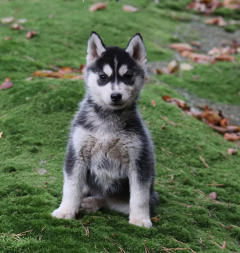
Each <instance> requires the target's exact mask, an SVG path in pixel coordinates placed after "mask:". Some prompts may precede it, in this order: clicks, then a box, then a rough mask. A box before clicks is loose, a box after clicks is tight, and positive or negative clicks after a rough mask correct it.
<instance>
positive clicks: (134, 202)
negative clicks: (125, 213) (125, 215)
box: [129, 169, 152, 228]
mask: <svg viewBox="0 0 240 253" xmlns="http://www.w3.org/2000/svg"><path fill="white" fill-rule="evenodd" d="M129 183H130V215H129V223H131V224H134V225H137V226H140V227H146V228H150V227H152V222H151V219H150V208H149V199H150V182H141V181H140V178H139V175H138V172H137V170H136V169H133V170H131V171H130V173H129Z"/></svg>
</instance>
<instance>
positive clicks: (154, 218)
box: [151, 216, 160, 222]
mask: <svg viewBox="0 0 240 253" xmlns="http://www.w3.org/2000/svg"><path fill="white" fill-rule="evenodd" d="M151 220H152V221H154V222H158V221H160V219H159V217H157V216H155V217H152V219H151Z"/></svg>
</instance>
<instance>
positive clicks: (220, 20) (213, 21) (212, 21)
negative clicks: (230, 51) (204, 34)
mask: <svg viewBox="0 0 240 253" xmlns="http://www.w3.org/2000/svg"><path fill="white" fill-rule="evenodd" d="M205 24H208V25H216V26H226V25H227V23H226V21H225V20H224V19H223V17H221V16H219V17H216V18H209V19H206V20H205Z"/></svg>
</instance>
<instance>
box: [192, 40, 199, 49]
mask: <svg viewBox="0 0 240 253" xmlns="http://www.w3.org/2000/svg"><path fill="white" fill-rule="evenodd" d="M190 44H191V45H192V46H194V47H197V48H199V47H201V44H200V42H199V41H196V40H192V41H191V42H190Z"/></svg>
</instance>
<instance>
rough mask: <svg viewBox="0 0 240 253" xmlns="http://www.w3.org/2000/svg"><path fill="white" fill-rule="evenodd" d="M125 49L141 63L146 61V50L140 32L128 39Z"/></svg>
mask: <svg viewBox="0 0 240 253" xmlns="http://www.w3.org/2000/svg"><path fill="white" fill-rule="evenodd" d="M125 51H126V52H127V53H129V55H130V56H131V57H132V58H133V59H134V60H136V61H137V62H138V63H140V64H141V65H144V64H145V63H146V61H147V58H146V50H145V46H144V43H143V39H142V36H141V34H140V33H137V34H135V35H134V36H133V37H132V38H131V39H130V41H129V42H128V45H127V47H126V49H125Z"/></svg>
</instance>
